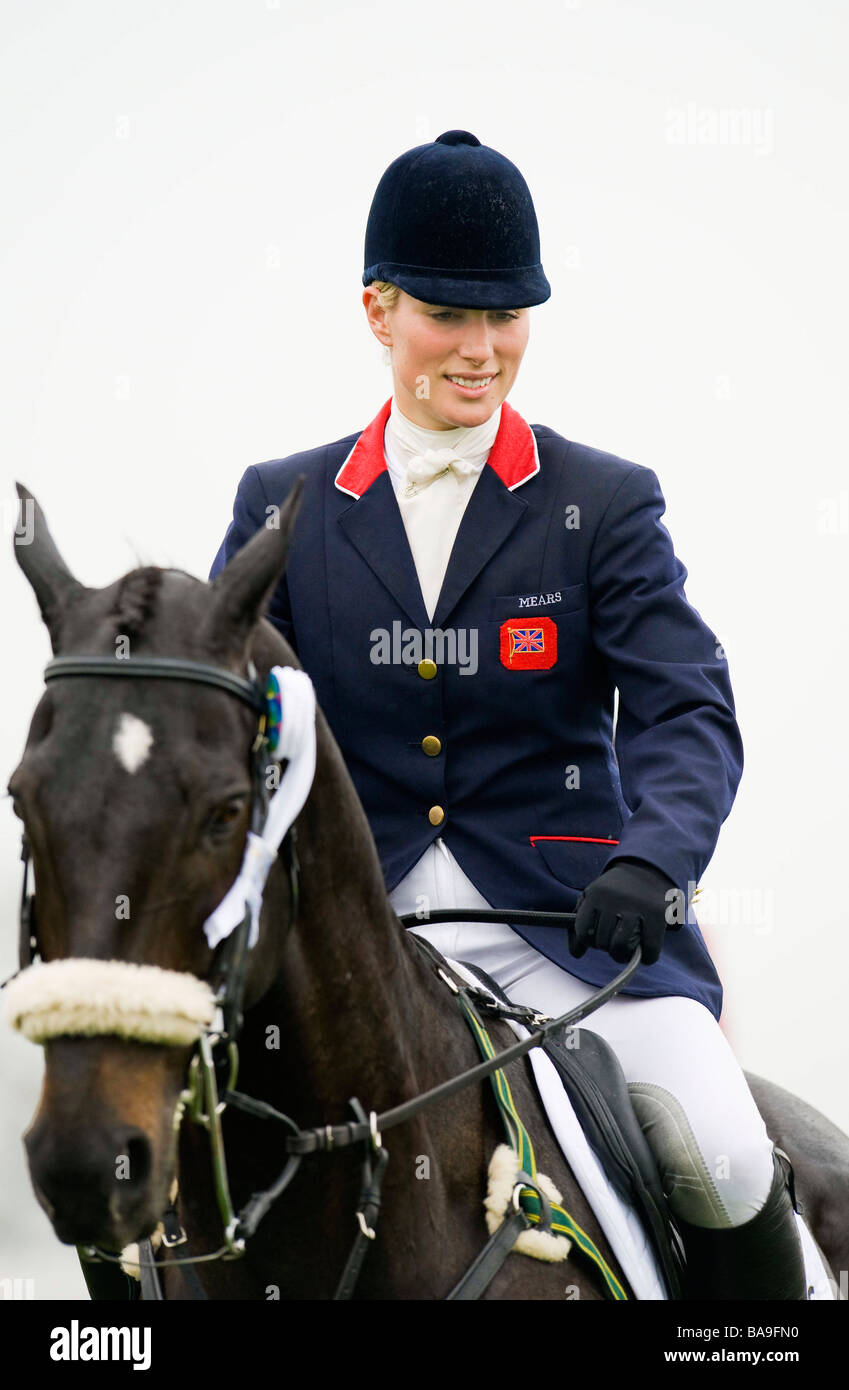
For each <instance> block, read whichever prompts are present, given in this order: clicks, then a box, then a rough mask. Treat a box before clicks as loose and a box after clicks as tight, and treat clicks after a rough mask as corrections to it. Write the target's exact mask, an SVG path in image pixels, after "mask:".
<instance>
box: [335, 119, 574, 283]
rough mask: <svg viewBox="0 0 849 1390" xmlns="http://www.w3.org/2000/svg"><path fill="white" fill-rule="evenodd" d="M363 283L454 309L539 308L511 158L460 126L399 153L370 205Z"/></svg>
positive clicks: (524, 189)
mask: <svg viewBox="0 0 849 1390" xmlns="http://www.w3.org/2000/svg"><path fill="white" fill-rule="evenodd" d="M372 280H389V281H391V282H392V283H393V284H395V285H398V286H400V288H401V289H402V290H405V291H406V292H407V294H410V295H412V296H413V298H414V299H421V300H424V301H425V302H427V303H429V304H446V305H451V306H453V307H457V308H470V309H522V308H526V307H528V306H530V305H532V304H543V303H544V302H545V300H547V299H548V298H549V297H550V295H551V286H550V285H549V283H548V281H547V279H546V278H545V273H544V271H543V268H542V265H541V263H540V247H539V228H538V226H537V218H536V213H535V211H534V205H533V202H532V200H531V195H530V190H529V189H528V185H527V184H526V183H525V180H524V179H523V177H522V175H521V174H520V173H519V170H518V169H517V168H516V166H515V164H511V162H510V160H509V159H505V157H504V155H503V154H499V153H498V151H497V150H493V149H490V148H489V146H488V145H482V144H481V142H480V140H478V138H477V136H475V135H472V134H471V132H470V131H468V130H446V131H445V133H444V134H443V135H439V136H437V138H436V139H435V140H433V141H432V142H431V143H430V144H427V145H417V146H416V147H415V148H414V149H412V150H407V152H406V153H405V154H402V155H399V156H398V158H397V159H395V160H393V162H392V163H391V164H390V165H389V168H388V169H387V170H386V172H385V174H384V175H383V177H382V178H381V180H380V183H379V184H378V185H377V191H376V192H375V195H374V198H373V200H372V204H371V210H370V211H369V216H368V223H367V226H366V238H365V269H364V271H363V284H364V285H368V284H370V283H371V282H372Z"/></svg>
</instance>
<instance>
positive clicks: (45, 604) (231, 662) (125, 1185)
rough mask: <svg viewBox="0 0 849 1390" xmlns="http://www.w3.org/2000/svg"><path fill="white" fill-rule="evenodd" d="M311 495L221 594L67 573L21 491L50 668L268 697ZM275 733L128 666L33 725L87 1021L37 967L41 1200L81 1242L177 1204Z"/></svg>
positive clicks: (256, 984)
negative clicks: (186, 1099)
mask: <svg viewBox="0 0 849 1390" xmlns="http://www.w3.org/2000/svg"><path fill="white" fill-rule="evenodd" d="M302 483H303V480H302V479H299V480H298V482H297V483H296V485H295V487H294V488H293V489H292V491H291V493H290V494H289V497H288V498H287V500H286V503H285V505H284V506H283V507H282V508H281V509H280V511H279V514H278V515H277V518H276V523H277V524H274V525H272V524H268V525H267V526H265V527H263V528H261V529H260V530H259V531H258V532H257V534H256V535H255V536H254V537H253V538H252V539H251V541H249V542H248V544H246V545H245V546H244V547H243V548H242V550H241V551H240V552H239V553H238V555H236V556H235V557H234V559H233V561H232V562H231V564H230V565H229V566H228V567H227V568H226V570H224V571H223V572H222V573H221V574H219V575H217V576H216V578H215V579H214V580H213V581H212V582H211V583H205V582H202V581H200V580H198V579H196V578H194V577H192V576H191V575H189V574H187V573H185V572H183V571H181V570H175V569H160V568H157V567H153V566H145V567H141V568H138V569H135V570H133V571H131V572H130V573H128V574H126V575H125V576H124V577H123V578H122V579H120V580H118V581H117V582H116V583H114V584H112V585H110V586H108V587H106V588H102V589H96V588H88V587H86V586H85V585H83V584H81V583H80V582H79V581H78V580H77V579H76V578H75V577H74V576H73V575H72V574H71V572H70V570H69V569H68V567H67V565H66V564H65V562H64V560H63V559H62V557H61V555H60V554H59V551H58V549H57V547H56V544H55V542H54V540H53V538H52V536H51V535H50V532H49V530H48V527H47V523H46V520H45V517H44V514H43V512H42V510H41V508H40V506H39V504H38V502H37V501H36V500H35V498H34V497H33V496H32V494H31V493H29V491H28V490H27V489H26V488H24V487H23V486H21V485H20V484H18V494H19V496H20V498H21V503H22V506H24V505H26V507H27V508H28V511H29V514H30V516H31V518H32V526H31V527H30V526H28V527H27V531H26V533H24V529H23V527H21V533H20V535H19V536H16V544H15V556H16V559H17V561H18V564H19V565H20V567H21V569H22V570H23V571H24V574H25V575H26V577H27V579H28V580H29V582H30V584H31V586H32V588H33V590H34V592H35V596H36V598H37V600H38V605H39V608H40V611H41V615H42V618H43V620H44V622H45V624H46V626H47V628H48V631H49V635H50V640H51V644H52V649H53V653H54V656H55V657H56V658H60V657H61V658H82V659H91V658H100V659H101V660H102V659H103V658H111V659H113V660H114V661H115V664H116V666H120V662H121V659H122V658H124V659H126V658H128V657H129V658H132V659H134V660H135V659H138V658H145V659H147V658H153V659H154V660H155V662H161V660H162V659H163V658H165V659H168V658H171V659H179V660H180V661H181V662H182V663H183V664H185V663H186V662H193V663H200V664H202V665H203V666H204V667H205V668H206V669H209V668H211V667H214V668H216V669H217V670H218V671H219V672H222V673H230V675H231V676H234V677H236V678H237V681H240V683H244V678H245V673H246V670H247V671H248V672H250V671H251V666H250V662H251V660H253V662H255V676H256V682H257V683H258V685H259V687H260V688H264V682H265V680H266V678H267V675H268V670H269V667H270V666H271V664H272V661H276V662H277V663H278V664H283V665H291V666H297V664H298V663H297V661H296V659H295V657H294V655H293V653H292V652H291V650H290V649H289V648H288V646H286V645H285V643H283V639H282V638H280V637H279V635H278V634H277V633H276V632H275V631H274V630H273V629H272V628H271V627H270V625H269V624H268V623H266V622H263V621H262V617H263V613H264V610H265V606H266V604H267V603H268V601H269V599H270V597H271V595H272V593H273V592H274V589H275V586H276V585H277V583H278V582H279V579H280V577H281V575H282V573H283V571H284V569H285V566H286V557H287V552H288V548H289V542H290V537H291V532H292V527H293V524H294V521H295V517H296V515H297V511H298V508H299V505H300V498H301V490H302ZM24 542H25V543H24ZM281 644H282V647H284V648H285V653H286V655H284V656H281V655H280V652H281ZM135 669H136V670H138V669H140V668H138V667H136V668H135ZM60 674H61V673H60ZM110 674H113V675H114V674H115V673H114V672H110ZM225 678H226V676H225ZM240 678H241V679H240ZM257 720H258V716H257V714H256V712H255V711H252V710H251V709H250V708H249V707H248V702H247V701H244V700H239V699H234V698H233V695H232V693H231V692H230V691H228V690H227V689H222V688H219V687H217V686H215V685H214V684H209V683H206V682H204V683H197V681H190V680H182V679H169V680H157V679H153V680H145V679H138V678H137V677H136V676H135V675H134V674H133V669H132V668H130V667H129V666H128V667H126V668H124V669H123V670H122V672H121V674H120V675H117V676H116V678H114V679H98V678H97V677H96V676H94V677H93V678H92V676H91V673H89V678H82V679H77V678H72V677H71V676H70V675H69V676H68V678H58V679H53V680H50V681H49V682H48V683H47V685H46V689H45V692H44V695H43V696H42V698H41V700H40V701H39V703H38V706H37V708H36V710H35V713H34V715H33V718H32V722H31V725H30V729H29V735H28V738H27V742H26V747H25V749H24V753H23V757H22V758H21V761H20V763H19V764H18V766H17V768H16V769H15V771H14V773H13V774H12V777H11V779H10V782H9V792H10V794H11V796H12V799H13V807H14V810H15V813H16V814H17V815H18V816H19V817H20V819H21V820H22V821H23V826H24V845H25V849H26V850H28V852H29V855H30V857H31V862H32V867H33V870H34V874H35V883H36V890H37V892H36V897H35V899H34V900H33V901H34V903H35V910H34V913H33V921H32V924H31V925H32V929H33V934H34V940H35V947H36V950H37V953H38V955H40V957H41V961H42V963H43V966H44V965H47V966H49V965H50V964H51V963H54V962H63V963H65V962H67V967H71V966H72V969H73V971H76V975H75V976H74V979H73V980H72V977H71V971H70V970H69V969H68V968H67V967H64V966H63V969H65V975H64V976H63V979H65V978H66V977H67V981H68V982H69V983H68V985H67V987H68V988H69V989H71V992H72V995H73V998H72V999H71V1000H70V1003H72V1004H73V1005H74V1007H75V1009H76V1013H77V1022H76V1023H75V1024H74V1025H73V1026H70V1025H67V1027H68V1029H69V1031H65V1028H66V1025H65V1024H63V1017H66V1016H67V1014H68V1007H67V1006H68V1003H69V1001H68V1000H67V999H66V998H65V996H63V995H62V992H61V990H60V991H59V994H58V996H56V997H53V995H51V997H50V999H49V1001H46V1000H45V999H44V998H42V999H39V998H38V990H39V989H43V988H46V984H41V983H40V981H41V979H42V978H43V980H44V981H45V982H46V981H47V980H48V979H50V981H51V985H50V989H52V990H53V991H54V993H55V990H56V989H57V982H58V980H59V975H60V973H61V972H56V971H55V970H54V972H53V975H52V976H49V975H46V974H45V975H43V977H40V976H39V975H38V974H37V973H35V972H37V971H38V970H39V968H42V970H43V966H42V967H39V966H38V965H35V966H32V967H30V968H29V970H24V971H23V972H22V974H21V975H19V976H18V978H17V980H16V982H15V983H16V984H17V983H18V982H19V981H23V977H24V975H27V976H28V977H29V978H30V980H31V981H32V986H33V989H34V990H35V1003H34V1004H33V999H32V995H30V1004H32V1006H33V1008H34V1009H35V1015H34V1016H37V1018H38V1019H39V1020H40V1023H39V1026H40V1027H41V1035H39V1033H38V1031H35V1032H31V1033H30V1036H33V1037H35V1038H36V1040H38V1041H42V1042H43V1044H44V1050H45V1074H44V1084H43V1089H42V1094H41V1097H40V1102H39V1106H38V1110H37V1112H36V1114H35V1116H34V1118H33V1120H32V1123H31V1125H30V1127H29V1129H28V1130H27V1132H26V1134H25V1136H24V1142H25V1145H26V1151H27V1156H28V1162H29V1168H30V1173H31V1177H32V1182H33V1187H34V1190H35V1193H36V1196H37V1198H38V1200H39V1202H40V1203H41V1205H42V1206H43V1208H44V1209H45V1211H46V1212H47V1214H48V1216H49V1218H50V1220H51V1222H52V1225H53V1227H54V1230H55V1232H56V1235H57V1236H58V1238H59V1239H60V1240H61V1241H63V1242H65V1243H74V1244H96V1245H99V1246H101V1247H103V1248H105V1249H111V1250H119V1249H121V1248H122V1247H123V1246H125V1245H126V1244H128V1243H129V1242H131V1241H134V1240H137V1239H139V1238H141V1237H143V1236H145V1235H147V1234H149V1233H150V1232H151V1231H152V1230H153V1229H154V1228H155V1226H156V1224H157V1222H158V1221H159V1219H160V1217H161V1214H162V1212H163V1210H164V1208H165V1206H166V1204H167V1201H168V1195H169V1191H170V1189H171V1187H172V1183H173V1179H174V1176H175V1166H176V1139H177V1131H178V1129H179V1117H180V1114H181V1113H182V1102H181V1094H184V1087H185V1085H186V1076H187V1069H188V1067H189V1063H190V1061H191V1058H192V1055H193V1052H194V1047H195V1041H196V1037H197V1035H198V1034H199V1032H200V1031H201V1030H202V1027H203V1024H202V1023H200V1022H198V1021H197V1019H198V1017H199V1014H198V1010H199V1011H200V1014H202V1013H203V1009H204V1007H205V1001H207V1002H208V999H209V997H210V995H211V991H210V989H209V985H208V983H207V982H209V981H210V980H214V978H215V975H216V968H217V962H218V960H219V958H220V955H221V952H223V951H224V950H225V948H226V942H225V943H223V944H222V945H221V946H217V945H216V946H213V945H210V944H209V942H208V940H207V938H206V935H205V932H204V923H205V922H206V921H207V919H208V918H209V916H210V914H211V913H212V912H213V910H214V909H215V908H216V907H217V906H218V904H219V903H220V902H221V900H222V899H223V898H224V897H225V895H226V894H227V892H228V890H229V888H230V886H231V885H232V884H233V882H234V880H235V879H236V877H237V875H238V873H239V869H240V865H241V863H242V858H243V853H244V850H245V845H246V839H247V834H248V830H249V828H250V826H251V817H252V811H253V810H254V807H255V793H256V788H255V772H256V763H255V757H254V755H255V752H256V736H257ZM286 889H287V884H286V881H285V875H283V874H282V872H281V869H280V865H279V864H278V863H275V864H274V865H273V866H272V869H271V872H270V875H269V879H268V885H267V895H266V896H267V898H268V900H269V901H270V902H271V903H272V904H273V909H274V914H275V918H276V920H278V921H280V920H282V921H284V922H285V920H286V917H285V914H286V912H287V911H288V895H287V893H286ZM27 935H28V933H27ZM280 936H281V934H280V933H277V934H273V933H268V932H265V931H263V932H261V933H260V939H259V941H258V943H257V945H256V947H255V948H254V949H253V950H251V951H250V952H249V953H248V958H247V966H246V975H245V979H244V1001H245V1006H246V1007H247V1006H249V1005H250V1003H251V1001H252V1000H255V999H257V998H259V997H261V995H262V993H263V990H264V988H265V987H266V983H267V981H268V979H269V978H270V977H272V976H273V974H274V972H275V970H276V968H277V959H278V956H279V951H280ZM72 963H73V964H72ZM104 963H110V965H109V967H108V968H107V970H106V972H105V973H104V968H103V967H104ZM115 963H120V967H119V968H118V969H117V970H116V969H115ZM22 964H26V962H25V961H23V962H22ZM134 968H136V969H134ZM74 980H75V983H74ZM135 980H138V981H139V982H140V983H139V984H138V986H136V985H135V984H133V982H134V981H135ZM63 988H65V986H64V985H63ZM50 989H48V993H50ZM160 990H161V997H160V996H159V991H160ZM134 991H137V992H138V991H140V992H141V993H134ZM151 992H152V996H153V997H151ZM142 994H143V995H144V997H143V998H142V997H141V995H142ZM160 1004H161V1009H160V1013H161V1014H162V1015H164V1017H165V1024H164V1025H163V1024H162V1018H160V1019H159V1025H158V1027H157V1026H151V1027H149V1028H146V1026H145V1025H140V1024H139V1021H138V1017H137V1016H136V1015H137V1012H138V1010H137V1006H141V1011H142V1014H143V1015H144V1018H145V1019H147V1020H150V1019H151V1018H154V1019H155V1018H156V1014H157V1007H158V1006H159V1005H160ZM81 1005H83V1006H84V1007H83V1008H82V1013H81V1010H80V1006H81ZM63 1010H64V1012H63ZM193 1010H194V1011H195V1013H194V1015H193ZM80 1016H82V1018H83V1021H82V1023H80V1022H79V1018H80ZM175 1017H178V1018H179V1021H180V1025H181V1026H177V1024H176V1023H175ZM192 1017H194V1019H195V1023H194V1026H193V1025H192ZM45 1019H46V1020H47V1021H46V1022H45ZM24 1031H26V1030H24Z"/></svg>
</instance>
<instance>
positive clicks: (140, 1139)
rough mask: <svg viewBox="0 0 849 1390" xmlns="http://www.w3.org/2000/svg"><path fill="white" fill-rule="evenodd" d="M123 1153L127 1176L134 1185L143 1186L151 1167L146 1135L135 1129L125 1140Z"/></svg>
mask: <svg viewBox="0 0 849 1390" xmlns="http://www.w3.org/2000/svg"><path fill="white" fill-rule="evenodd" d="M124 1153H125V1155H126V1158H127V1168H128V1172H127V1177H128V1178H129V1180H130V1182H131V1183H132V1184H133V1186H134V1187H140V1186H143V1185H144V1183H146V1182H147V1180H148V1178H149V1177H150V1172H151V1167H152V1162H151V1152H150V1142H149V1140H148V1138H147V1135H146V1134H144V1133H143V1132H142V1131H140V1130H135V1131H134V1132H133V1133H132V1134H131V1135H129V1136H128V1137H127V1139H126V1141H125V1144H124Z"/></svg>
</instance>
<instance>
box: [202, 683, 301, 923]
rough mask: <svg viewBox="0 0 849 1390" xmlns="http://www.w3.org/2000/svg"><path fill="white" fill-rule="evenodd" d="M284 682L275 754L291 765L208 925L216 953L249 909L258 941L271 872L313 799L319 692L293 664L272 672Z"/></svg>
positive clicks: (278, 759) (249, 840)
mask: <svg viewBox="0 0 849 1390" xmlns="http://www.w3.org/2000/svg"><path fill="white" fill-rule="evenodd" d="M272 669H273V673H274V675H275V676H276V677H277V679H278V682H279V684H280V704H281V714H282V720H281V725H280V739H279V743H278V745H277V749H276V751H275V753H274V757H275V760H276V761H277V762H283V761H284V759H287V760H288V763H289V766H288V767H287V769H286V771H285V773H284V774H283V776H282V778H281V780H280V785H279V787H278V788H277V791H276V792H275V793H274V795H273V797H272V798H271V801H270V802H269V804H268V811H267V813H266V818H265V825H264V826H263V829H262V833H261V834H260V835H256V834H255V833H254V832H253V831H252V830H249V831H248V838H247V844H246V845H245V853H244V856H243V858H242V867H241V868H240V870H239V874H238V877H237V878H236V880H235V881H234V883H233V885H232V887H231V888H230V890H229V892H228V893H227V894H226V895H225V896H224V897H223V898H222V900H221V902H220V903H219V904H218V906H217V908H216V909H215V911H214V912H213V913H211V914H210V916H209V917H207V919H206V921H205V922H204V924H203V929H204V932H205V934H206V939H207V941H208V942H209V945H210V947H212V948H213V949H214V948H215V947H216V946H217V945H218V943H219V941H223V940H224V938H225V937H226V936H229V935H230V933H231V932H233V931H235V929H236V927H238V925H239V923H240V922H241V921H242V920H243V919H244V916H245V910H246V908H250V913H251V930H250V935H249V937H248V946H249V947H250V946H255V945H256V943H257V941H258V940H259V915H260V911H261V909H262V894H263V890H264V888H265V880H266V879H267V878H268V873H269V870H270V868H271V866H272V864H273V863H274V861H275V859H276V858H277V851H278V849H279V848H280V846H281V844H282V843H283V839H284V837H285V835H286V831H287V830H288V829H289V827H290V826H291V825H292V824H293V822H294V821H295V819H296V818H297V816H298V815H299V814H300V811H301V809H302V807H303V805H304V802H305V801H306V799H307V796H308V795H309V790H310V787H311V786H312V782H313V777H314V776H315V751H316V750H315V690H314V689H313V683H312V681H311V680H310V678H309V676H308V675H307V673H306V671H299V670H297V669H296V668H295V667H294V666H275V667H273V668H272Z"/></svg>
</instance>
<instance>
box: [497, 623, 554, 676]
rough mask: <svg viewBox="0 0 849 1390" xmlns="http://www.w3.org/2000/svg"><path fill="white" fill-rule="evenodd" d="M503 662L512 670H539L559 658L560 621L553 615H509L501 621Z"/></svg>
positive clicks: (502, 663) (552, 663)
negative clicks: (558, 631)
mask: <svg viewBox="0 0 849 1390" xmlns="http://www.w3.org/2000/svg"><path fill="white" fill-rule="evenodd" d="M500 633H501V639H500V644H499V645H500V653H501V665H502V666H506V667H507V669H508V671H539V670H544V669H545V668H546V667H548V666H553V665H554V663H555V661H556V660H557V624H556V623H555V622H554V621H553V620H552V619H551V618H533V619H531V620H530V621H529V620H528V619H527V618H508V619H507V621H506V623H502V624H501V629H500Z"/></svg>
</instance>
